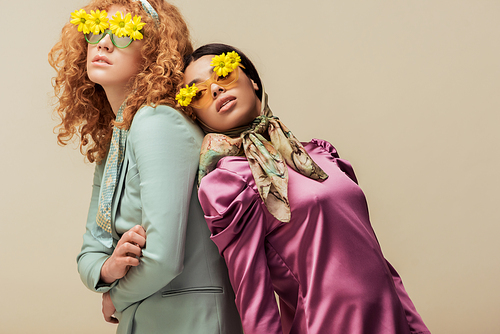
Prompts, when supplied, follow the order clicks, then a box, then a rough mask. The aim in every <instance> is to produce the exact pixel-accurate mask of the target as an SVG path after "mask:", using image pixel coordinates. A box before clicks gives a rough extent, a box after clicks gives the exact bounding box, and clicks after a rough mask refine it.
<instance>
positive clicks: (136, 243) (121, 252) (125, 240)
mask: <svg viewBox="0 0 500 334" xmlns="http://www.w3.org/2000/svg"><path fill="white" fill-rule="evenodd" d="M144 245H146V231H144V228H143V227H142V226H141V225H136V226H134V227H132V228H131V229H130V230H128V231H127V232H125V233H123V235H122V237H121V238H120V241H118V244H117V245H116V248H115V250H114V251H113V254H111V256H110V257H109V258H108V259H107V260H106V262H104V264H103V265H102V267H101V281H102V282H104V283H107V284H110V283H113V282H114V281H116V280H117V279H120V278H122V277H123V276H125V274H127V272H128V271H129V269H130V267H136V266H138V265H139V263H140V261H139V258H140V257H141V256H142V248H144Z"/></svg>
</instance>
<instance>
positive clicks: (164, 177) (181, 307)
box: [77, 106, 242, 334]
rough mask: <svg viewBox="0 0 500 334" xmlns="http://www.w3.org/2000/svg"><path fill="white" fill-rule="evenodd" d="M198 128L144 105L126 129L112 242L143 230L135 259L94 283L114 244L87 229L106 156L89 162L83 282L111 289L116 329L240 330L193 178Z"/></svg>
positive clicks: (147, 333) (190, 333) (147, 332)
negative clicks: (106, 280) (118, 274)
mask: <svg viewBox="0 0 500 334" xmlns="http://www.w3.org/2000/svg"><path fill="white" fill-rule="evenodd" d="M202 140H203V133H202V132H201V130H200V129H199V127H198V126H197V125H195V124H194V123H193V122H192V121H191V120H190V119H188V118H187V117H185V116H184V115H183V114H181V113H180V112H178V111H176V110H175V109H173V108H170V107H167V106H158V107H156V108H152V107H143V108H141V109H140V110H139V111H138V112H137V114H136V115H135V117H134V120H133V122H132V125H131V127H130V131H129V134H128V137H127V142H126V148H125V158H124V161H123V164H122V169H121V173H120V180H119V182H118V184H117V188H116V190H115V194H114V198H113V203H112V216H111V225H112V230H113V239H114V242H113V246H116V243H117V242H118V240H119V239H120V235H121V234H123V233H124V232H126V231H128V230H129V229H130V228H132V227H133V226H135V225H137V224H140V225H142V226H143V227H144V229H145V230H146V246H145V247H144V249H143V257H142V258H141V264H140V265H139V266H137V267H132V268H131V269H130V270H129V272H128V273H127V275H126V276H124V277H123V278H122V279H120V280H118V281H116V282H114V283H113V284H111V285H107V284H100V282H99V277H100V271H101V267H102V265H103V263H104V262H105V261H106V259H107V258H108V257H109V256H110V254H111V253H112V252H113V248H106V247H105V246H103V245H102V244H101V243H100V242H99V241H97V240H96V239H95V238H94V237H93V236H92V234H91V233H90V231H91V230H92V227H93V226H94V224H95V218H96V213H97V206H98V198H99V190H100V187H101V181H102V177H103V172H104V167H105V163H102V164H98V165H96V168H95V172H94V185H93V190H92V199H91V203H90V209H89V213H88V218H87V227H86V232H85V234H84V236H83V245H82V249H81V252H80V254H79V255H78V257H77V262H78V272H79V273H80V277H81V279H82V281H83V283H84V284H85V285H86V286H87V287H88V288H89V289H90V290H93V291H96V292H106V291H110V295H111V299H112V301H113V304H114V305H115V307H116V310H117V312H116V316H117V318H118V319H119V321H120V323H119V325H118V329H117V333H135V334H140V333H144V334H155V333H175V334H182V333H185V334H197V333H199V334H212V333H213V334H216V333H221V334H224V333H227V334H237V333H242V330H241V322H240V318H239V315H238V313H237V310H236V307H235V304H234V293H233V291H232V289H231V285H230V282H229V279H228V276H227V269H226V267H225V264H224V260H223V259H222V258H221V257H220V255H219V253H218V250H217V247H216V246H215V244H213V242H212V241H211V240H210V238H209V236H210V232H209V230H208V228H207V224H206V222H205V219H204V216H203V211H202V209H201V207H200V204H199V202H198V197H197V190H196V185H195V177H196V173H197V169H198V161H199V152H200V146H201V142H202Z"/></svg>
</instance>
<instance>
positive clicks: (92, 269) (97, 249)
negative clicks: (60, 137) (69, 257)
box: [77, 161, 114, 292]
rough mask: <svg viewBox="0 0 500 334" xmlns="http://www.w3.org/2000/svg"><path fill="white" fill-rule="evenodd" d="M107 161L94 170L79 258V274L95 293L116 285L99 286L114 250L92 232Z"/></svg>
mask: <svg viewBox="0 0 500 334" xmlns="http://www.w3.org/2000/svg"><path fill="white" fill-rule="evenodd" d="M105 165H106V161H102V162H101V164H97V165H96V167H95V170H94V182H93V185H92V198H91V200H90V207H89V212H88V215H87V225H86V231H85V234H84V235H83V245H82V249H81V252H80V253H79V254H78V256H77V263H78V272H79V273H80V278H81V280H82V282H83V283H84V284H85V286H87V288H89V289H90V290H93V291H98V292H106V291H108V290H109V289H110V288H111V287H112V286H113V285H114V284H112V285H109V284H102V285H100V284H99V280H100V278H101V267H102V265H103V264H104V262H105V261H106V260H107V259H108V257H109V256H110V255H111V254H112V253H113V249H112V248H107V247H105V246H103V245H102V244H101V243H100V242H99V241H97V240H96V239H95V238H94V237H93V236H92V234H91V233H90V231H91V230H92V228H93V226H94V225H95V217H96V215H97V208H98V204H99V191H100V189H101V180H102V177H103V173H104V166H105Z"/></svg>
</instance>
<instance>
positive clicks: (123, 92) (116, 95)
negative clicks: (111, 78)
mask: <svg viewBox="0 0 500 334" xmlns="http://www.w3.org/2000/svg"><path fill="white" fill-rule="evenodd" d="M104 91H105V92H106V97H107V98H108V102H109V104H110V105H111V109H112V110H113V113H114V114H115V116H116V114H117V113H118V110H119V109H120V107H121V105H122V104H123V102H125V99H126V98H127V96H128V90H127V89H124V88H118V89H109V88H108V89H106V88H104Z"/></svg>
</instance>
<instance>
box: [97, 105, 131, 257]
mask: <svg viewBox="0 0 500 334" xmlns="http://www.w3.org/2000/svg"><path fill="white" fill-rule="evenodd" d="M123 109H125V102H124V103H123V104H122V105H121V106H120V109H119V110H118V113H117V115H116V122H118V123H120V122H122V121H123ZM127 135H128V130H122V129H120V128H117V127H116V126H114V127H113V134H112V137H111V144H110V147H109V153H108V159H107V161H106V167H105V169H104V177H103V178H102V182H101V191H100V193H99V207H98V211H97V217H96V225H94V228H93V230H92V231H91V233H92V235H93V236H94V238H96V239H97V240H99V242H100V243H102V244H103V245H104V246H106V247H108V248H111V247H112V245H113V236H112V234H111V203H112V201H113V194H114V193H115V188H116V184H117V183H118V180H119V179H120V170H121V166H122V163H123V157H124V153H125V142H126V140H127Z"/></svg>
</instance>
